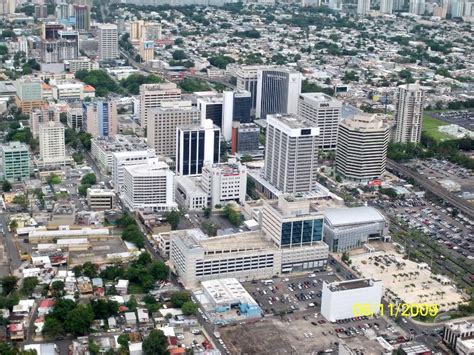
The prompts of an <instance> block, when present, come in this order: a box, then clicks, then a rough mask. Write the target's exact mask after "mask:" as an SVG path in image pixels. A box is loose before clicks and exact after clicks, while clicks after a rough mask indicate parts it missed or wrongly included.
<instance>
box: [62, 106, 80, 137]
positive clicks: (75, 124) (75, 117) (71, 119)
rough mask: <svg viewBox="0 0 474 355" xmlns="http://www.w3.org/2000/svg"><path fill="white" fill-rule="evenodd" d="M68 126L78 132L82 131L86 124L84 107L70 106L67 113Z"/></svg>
mask: <svg viewBox="0 0 474 355" xmlns="http://www.w3.org/2000/svg"><path fill="white" fill-rule="evenodd" d="M66 117H67V125H68V126H69V127H70V128H72V129H74V130H76V131H80V130H81V129H82V126H83V122H84V109H83V108H82V106H70V107H68V109H67V112H66Z"/></svg>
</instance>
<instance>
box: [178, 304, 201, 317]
mask: <svg viewBox="0 0 474 355" xmlns="http://www.w3.org/2000/svg"><path fill="white" fill-rule="evenodd" d="M197 309H198V307H197V304H196V303H194V302H192V301H188V302H184V303H183V305H182V306H181V310H182V311H183V314H184V315H185V316H190V315H192V314H196V311H197Z"/></svg>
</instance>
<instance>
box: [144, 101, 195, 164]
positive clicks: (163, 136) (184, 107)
mask: <svg viewBox="0 0 474 355" xmlns="http://www.w3.org/2000/svg"><path fill="white" fill-rule="evenodd" d="M200 116H201V113H200V112H199V110H198V109H197V108H196V107H194V106H193V105H192V103H191V101H163V102H162V103H161V107H157V108H153V109H150V112H149V117H148V128H147V144H148V146H149V147H150V148H154V149H155V151H156V154H158V155H163V156H165V157H168V158H174V157H175V156H176V128H177V127H178V126H184V125H190V124H199V122H200Z"/></svg>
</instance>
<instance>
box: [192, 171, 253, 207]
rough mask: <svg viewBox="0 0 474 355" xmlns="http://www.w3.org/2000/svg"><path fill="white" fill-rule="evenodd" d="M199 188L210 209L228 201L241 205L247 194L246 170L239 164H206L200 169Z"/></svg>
mask: <svg viewBox="0 0 474 355" xmlns="http://www.w3.org/2000/svg"><path fill="white" fill-rule="evenodd" d="M201 186H202V189H203V190H204V191H205V192H206V193H207V197H208V199H209V201H210V205H211V207H214V206H215V205H222V204H225V203H228V202H230V201H235V202H237V203H240V204H243V203H244V202H245V194H246V192H247V168H246V167H245V165H242V164H240V163H221V164H211V163H207V164H205V165H204V167H203V168H202V178H201Z"/></svg>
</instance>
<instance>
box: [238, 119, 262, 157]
mask: <svg viewBox="0 0 474 355" xmlns="http://www.w3.org/2000/svg"><path fill="white" fill-rule="evenodd" d="M259 137H260V128H259V127H258V126H257V125H256V124H255V123H239V122H234V123H233V125H232V144H231V152H232V154H235V153H241V154H243V153H255V152H258V151H259V146H260V141H259Z"/></svg>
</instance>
